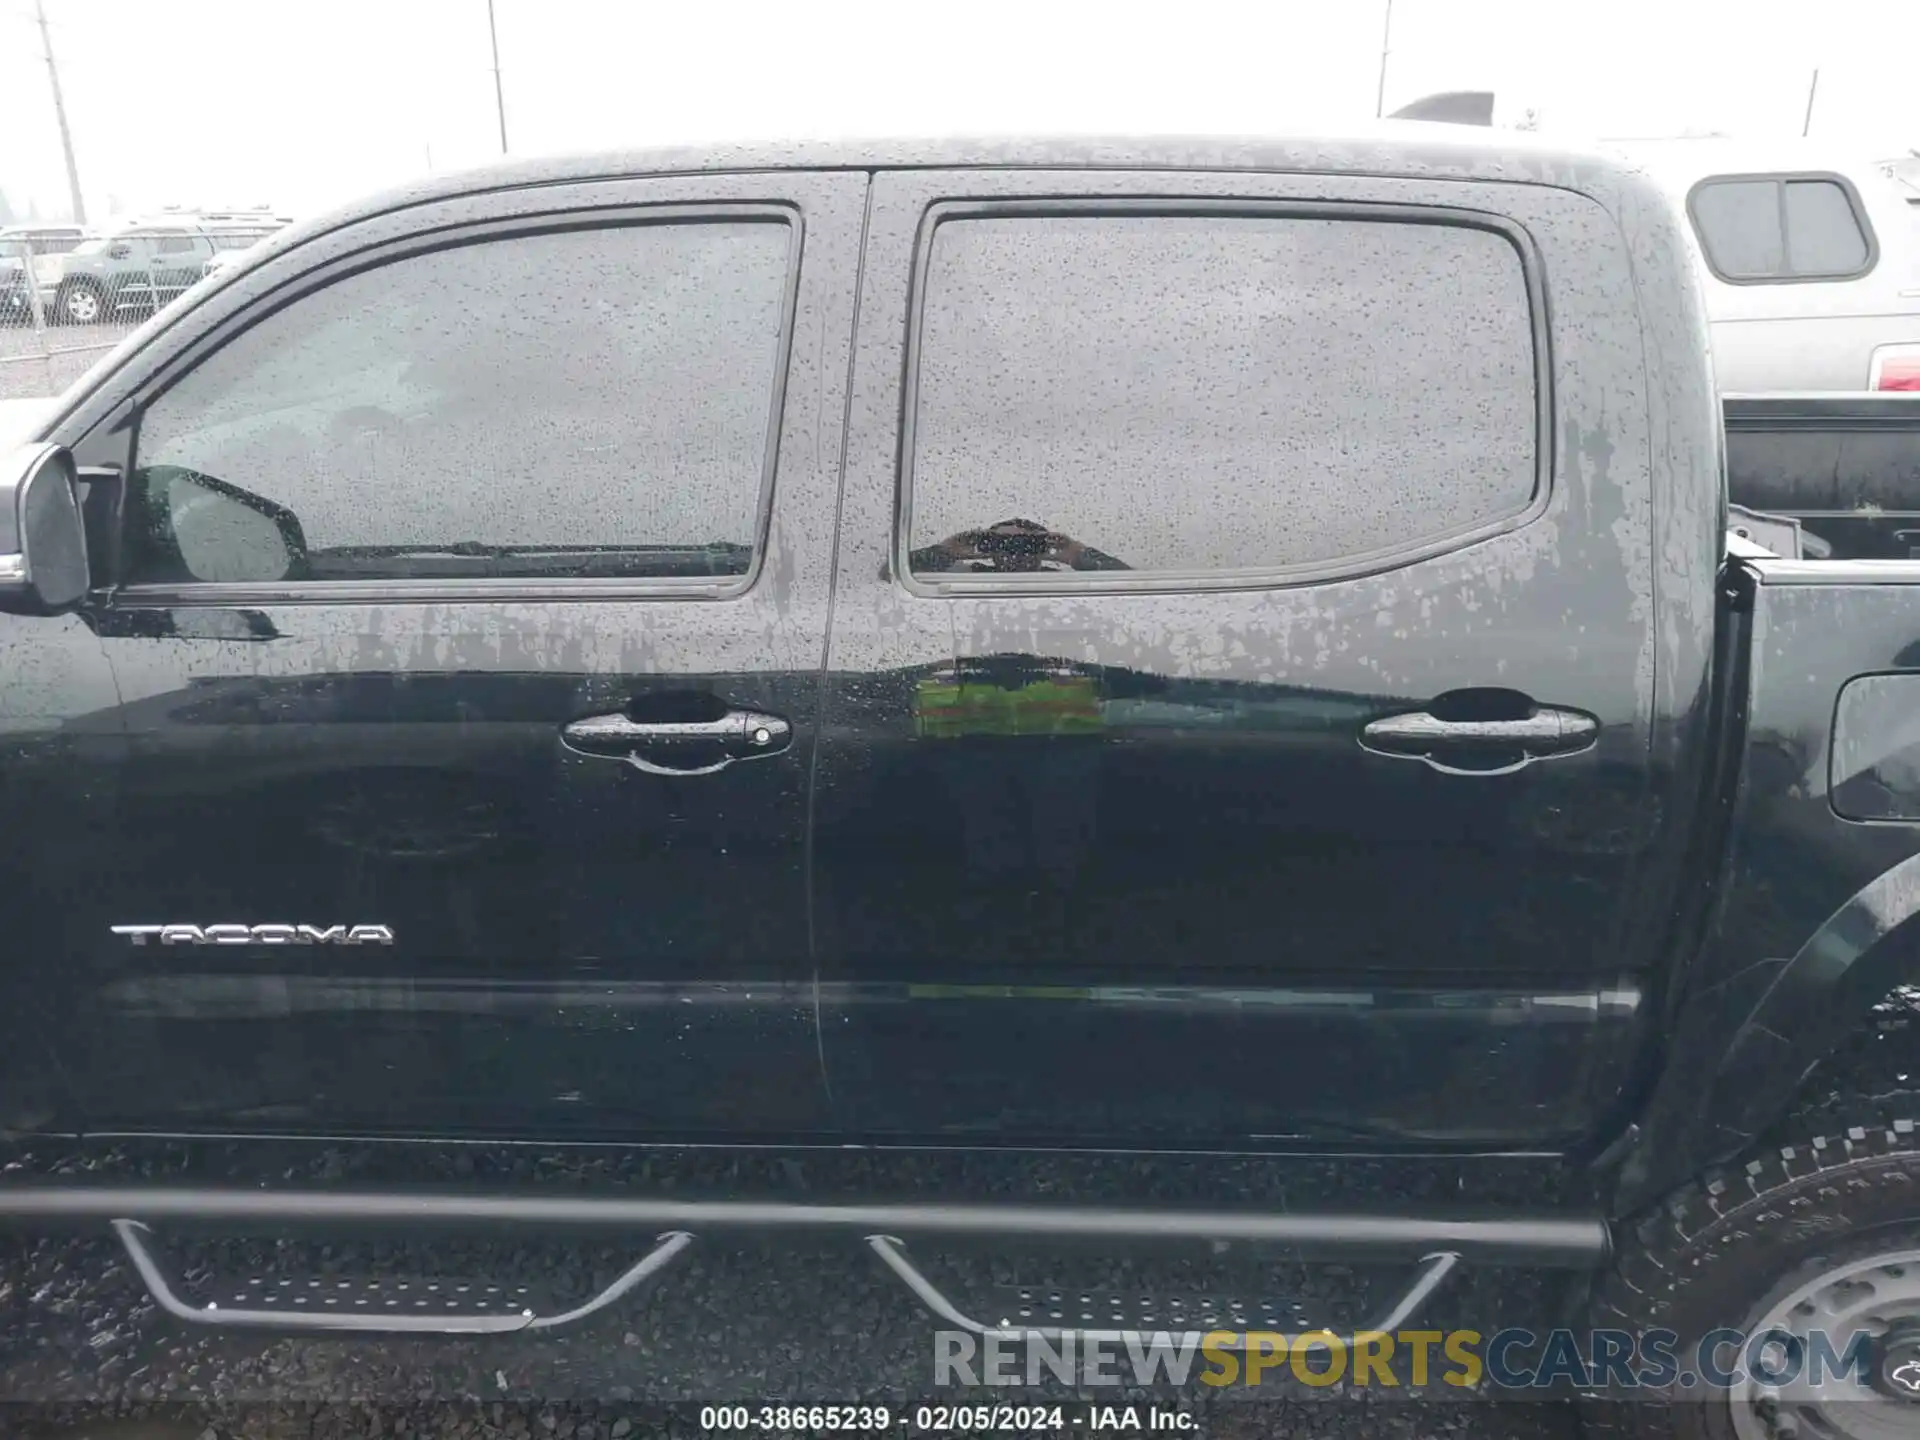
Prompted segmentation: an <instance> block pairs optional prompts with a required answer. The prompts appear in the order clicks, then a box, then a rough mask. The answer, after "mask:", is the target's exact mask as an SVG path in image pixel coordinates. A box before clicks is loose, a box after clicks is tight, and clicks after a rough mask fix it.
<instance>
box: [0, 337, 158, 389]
mask: <svg viewBox="0 0 1920 1440" xmlns="http://www.w3.org/2000/svg"><path fill="white" fill-rule="evenodd" d="M134 328H135V327H134V326H132V325H60V326H55V327H54V328H53V329H50V330H44V331H36V330H35V329H34V328H33V327H32V326H31V325H0V400H25V399H32V398H34V397H37V396H43V395H58V394H59V393H60V392H61V391H62V390H64V389H66V388H67V386H69V385H71V384H72V383H73V382H74V381H75V380H76V379H78V378H79V376H80V375H82V374H83V373H84V372H85V371H86V369H87V367H88V366H89V365H91V364H93V362H94V361H96V360H98V359H99V358H100V357H101V356H102V355H104V354H106V353H107V351H109V350H111V349H112V348H113V347H114V346H115V345H117V344H119V343H120V341H121V340H123V339H125V338H126V337H127V336H128V335H130V334H132V333H133V330H134ZM48 352H52V353H51V354H49V353H48Z"/></svg>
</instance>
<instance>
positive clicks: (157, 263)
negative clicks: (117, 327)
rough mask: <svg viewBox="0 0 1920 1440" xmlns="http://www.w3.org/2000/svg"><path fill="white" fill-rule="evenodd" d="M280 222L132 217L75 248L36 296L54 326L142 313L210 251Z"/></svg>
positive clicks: (253, 238) (218, 216) (192, 279)
mask: <svg viewBox="0 0 1920 1440" xmlns="http://www.w3.org/2000/svg"><path fill="white" fill-rule="evenodd" d="M287 223H288V221H287V219H286V218H285V217H284V216H280V215H274V214H270V213H267V212H264V211H261V212H246V211H220V212H199V213H194V214H169V215H166V216H165V217H163V218H161V219H158V220H151V221H137V222H134V223H132V224H129V225H125V226H122V227H120V228H118V229H116V230H115V231H113V232H112V233H111V234H107V235H100V236H96V237H94V238H92V239H89V240H86V241H84V242H83V243H81V244H80V245H78V246H77V247H75V249H74V250H73V252H72V253H71V254H69V255H67V256H66V257H65V260H64V263H63V264H62V265H61V267H60V273H59V274H58V276H57V277H55V279H54V280H53V283H52V284H51V285H50V286H49V285H45V284H43V285H42V288H41V300H42V303H43V304H45V305H46V307H47V313H48V316H49V317H50V318H51V319H52V320H54V321H55V323H59V324H70V325H92V324H96V323H99V322H101V321H107V320H115V319H119V318H121V317H123V316H127V315H140V314H148V313H151V312H152V311H154V310H157V309H159V308H160V307H161V306H162V305H164V304H166V303H167V302H168V301H169V300H172V299H173V298H174V297H175V296H177V295H179V294H181V293H182V292H183V291H185V290H186V289H188V288H189V287H190V286H192V285H193V284H195V283H196V282H197V281H199V279H200V278H201V277H202V276H203V275H205V274H206V273H207V269H208V266H209V265H210V264H211V263H212V262H213V259H214V257H215V256H216V255H218V254H220V253H222V252H223V251H227V250H244V249H246V248H247V247H248V246H250V245H253V244H256V243H258V242H259V241H261V240H264V239H265V238H266V237H267V236H269V235H272V234H273V233H275V232H276V231H278V230H280V229H281V228H282V227H284V226H285V225H286V224H287Z"/></svg>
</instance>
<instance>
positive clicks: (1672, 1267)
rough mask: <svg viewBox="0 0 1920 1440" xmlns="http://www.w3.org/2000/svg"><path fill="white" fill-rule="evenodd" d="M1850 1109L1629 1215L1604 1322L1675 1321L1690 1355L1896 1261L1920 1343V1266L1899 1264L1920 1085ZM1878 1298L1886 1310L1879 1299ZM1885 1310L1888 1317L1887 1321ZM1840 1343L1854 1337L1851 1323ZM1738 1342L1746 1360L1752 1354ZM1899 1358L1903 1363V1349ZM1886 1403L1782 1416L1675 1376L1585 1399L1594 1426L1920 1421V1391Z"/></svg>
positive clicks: (1611, 1439)
mask: <svg viewBox="0 0 1920 1440" xmlns="http://www.w3.org/2000/svg"><path fill="white" fill-rule="evenodd" d="M1850 1110H1851V1113H1850V1114H1846V1113H1843V1114H1842V1115H1841V1117H1840V1118H1839V1119H1838V1120H1837V1121H1835V1122H1832V1123H1831V1126H1830V1128H1829V1126H1828V1125H1826V1124H1822V1123H1821V1122H1820V1121H1817V1120H1813V1119H1811V1118H1810V1119H1808V1120H1806V1121H1804V1122H1803V1123H1805V1124H1807V1126H1808V1128H1809V1129H1813V1128H1820V1129H1822V1130H1823V1131H1824V1133H1821V1134H1816V1135H1810V1136H1809V1137H1808V1138H1807V1139H1805V1140H1804V1141H1802V1142H1800V1143H1791V1144H1775V1145H1770V1146H1769V1147H1767V1148H1765V1149H1763V1150H1756V1151H1754V1152H1753V1153H1752V1154H1751V1155H1750V1157H1749V1158H1747V1159H1745V1160H1744V1161H1740V1162H1735V1163H1734V1164H1731V1165H1728V1166H1726V1167H1724V1168H1721V1169H1717V1170H1714V1171H1710V1172H1708V1173H1707V1174H1706V1175H1705V1176H1703V1177H1702V1178H1701V1179H1700V1180H1698V1181H1695V1182H1693V1183H1692V1184H1689V1185H1687V1186H1686V1187H1684V1188H1683V1189H1681V1190H1679V1191H1678V1192H1676V1193H1675V1194H1673V1195H1672V1196H1670V1197H1668V1198H1667V1200H1665V1201H1664V1202H1662V1203H1661V1204H1660V1205H1659V1206H1658V1207H1657V1208H1655V1209H1654V1210H1652V1211H1649V1212H1648V1213H1646V1214H1643V1215H1642V1216H1640V1217H1639V1218H1638V1220H1636V1221H1634V1222H1631V1223H1629V1224H1626V1225H1623V1226H1622V1227H1620V1229H1619V1231H1618V1232H1617V1239H1618V1247H1619V1253H1618V1254H1617V1255H1616V1257H1615V1260H1614V1263H1613V1265H1612V1267H1611V1269H1610V1270H1609V1271H1608V1272H1606V1273H1605V1274H1604V1275H1603V1277H1602V1278H1601V1279H1600V1281H1599V1282H1598V1284H1597V1286H1596V1288H1595V1293H1594V1296H1593V1301H1592V1306H1591V1310H1590V1312H1589V1323H1590V1325H1591V1326H1592V1327H1593V1328H1596V1329H1600V1328H1605V1329H1614V1330H1624V1331H1628V1332H1630V1333H1632V1334H1634V1335H1636V1336H1638V1335H1644V1334H1645V1333H1646V1332H1648V1331H1650V1330H1662V1329H1664V1330H1669V1331H1672V1332H1674V1333H1675V1334H1676V1335H1678V1337H1679V1344H1678V1346H1677V1354H1678V1357H1679V1359H1680V1361H1681V1367H1682V1368H1683V1369H1684V1368H1688V1367H1689V1362H1690V1358H1691V1357H1693V1356H1695V1355H1697V1353H1698V1351H1697V1348H1696V1347H1697V1345H1698V1343H1699V1341H1700V1339H1701V1338H1702V1337H1703V1336H1706V1335H1708V1334H1709V1333H1711V1332H1712V1331H1715V1330H1719V1329H1722V1328H1732V1329H1739V1330H1747V1331H1754V1332H1757V1331H1758V1330H1760V1329H1764V1328H1769V1327H1770V1326H1771V1324H1772V1323H1773V1320H1774V1318H1775V1316H1776V1315H1777V1314H1778V1313H1781V1312H1780V1309H1779V1307H1781V1306H1782V1305H1787V1304H1789V1303H1790V1302H1792V1301H1793V1300H1794V1299H1795V1298H1796V1296H1797V1295H1800V1294H1801V1293H1803V1290H1804V1287H1807V1286H1810V1285H1811V1286H1813V1287H1815V1288H1816V1289H1818V1290H1820V1291H1821V1293H1822V1294H1830V1293H1832V1291H1831V1289H1830V1288H1829V1283H1828V1282H1829V1281H1830V1280H1832V1281H1838V1282H1840V1283H1842V1284H1845V1285H1859V1284H1860V1283H1861V1282H1860V1281H1859V1280H1856V1279H1844V1278H1843V1277H1846V1276H1849V1275H1864V1276H1869V1277H1873V1278H1879V1277H1881V1276H1883V1275H1885V1276H1892V1277H1898V1278H1891V1279H1886V1280H1884V1281H1883V1284H1884V1286H1885V1287H1886V1288H1885V1289H1884V1290H1883V1291H1882V1292H1881V1294H1882V1295H1883V1296H1886V1297H1891V1298H1890V1301H1889V1303H1887V1304H1886V1305H1885V1306H1884V1308H1886V1309H1887V1310H1889V1311H1890V1312H1891V1315H1892V1318H1893V1321H1894V1323H1893V1326H1892V1329H1893V1332H1894V1335H1895V1340H1894V1345H1893V1347H1892V1349H1895V1350H1897V1351H1898V1356H1897V1357H1896V1358H1899V1357H1903V1356H1905V1355H1906V1354H1907V1353H1908V1351H1907V1339H1908V1337H1909V1336H1911V1337H1913V1339H1914V1340H1915V1342H1916V1344H1920V1300H1914V1299H1911V1298H1907V1295H1908V1292H1909V1291H1912V1292H1913V1293H1914V1294H1915V1295H1920V1264H1906V1265H1903V1264H1900V1263H1897V1262H1899V1261H1901V1260H1904V1259H1906V1258H1907V1257H1906V1254H1905V1253H1903V1252H1911V1253H1912V1254H1915V1255H1920V1121H1916V1119H1913V1118H1908V1117H1920V1095H1911V1094H1897V1095H1888V1096H1883V1097H1879V1098H1878V1099H1876V1100H1874V1101H1871V1102H1869V1101H1865V1100H1861V1101H1857V1102H1854V1103H1853V1104H1852V1105H1851V1107H1850ZM1885 1261H1891V1262H1895V1263H1887V1264H1882V1263H1881V1262H1885ZM1908 1270H1912V1271H1913V1272H1914V1274H1913V1277H1912V1278H1911V1279H1909V1278H1907V1276H1906V1272H1907V1271H1908ZM1868 1294H1869V1295H1871V1294H1872V1291H1871V1290H1870V1289H1869V1291H1868ZM1863 1303H1865V1304H1867V1305H1869V1306H1870V1307H1872V1308H1874V1309H1876V1310H1877V1309H1879V1308H1883V1307H1882V1306H1881V1304H1880V1302H1879V1301H1876V1300H1873V1299H1868V1300H1867V1301H1865V1302H1863ZM1763 1322H1764V1323H1763ZM1878 1322H1879V1317H1878V1316H1877V1315H1876V1316H1875V1321H1874V1326H1873V1328H1876V1329H1877V1328H1879V1323H1878ZM1806 1323H1809V1324H1811V1323H1813V1322H1806ZM1909 1323H1911V1326H1912V1329H1911V1331H1910V1330H1909V1329H1908V1325H1909ZM1834 1328H1835V1330H1836V1331H1844V1332H1845V1333H1848V1334H1850V1333H1852V1332H1851V1327H1850V1326H1835V1327H1834ZM1833 1343H1834V1344H1835V1345H1836V1346H1841V1345H1843V1344H1844V1336H1843V1335H1838V1336H1836V1338H1835V1339H1834V1341H1833ZM1876 1343H1877V1342H1876ZM1722 1353H1723V1355H1725V1356H1726V1357H1727V1358H1729V1359H1731V1358H1733V1357H1734V1356H1735V1355H1736V1353H1737V1352H1735V1351H1726V1352H1722ZM1875 1353H1876V1354H1877V1353H1879V1352H1875ZM1887 1368H1888V1369H1893V1368H1895V1367H1894V1365H1893V1363H1892V1362H1891V1361H1890V1362H1888V1366H1887ZM1907 1373H1909V1374H1911V1373H1912V1372H1907ZM1881 1383H1883V1384H1888V1385H1891V1384H1892V1382H1890V1381H1883V1382H1881ZM1854 1403H1856V1404H1857V1403H1859V1402H1854ZM1874 1404H1875V1406H1876V1407H1878V1406H1884V1407H1889V1408H1887V1409H1886V1410H1885V1411H1884V1412H1883V1413H1881V1414H1879V1415H1878V1416H1877V1417H1876V1416H1869V1415H1868V1413H1867V1411H1866V1410H1864V1409H1852V1410H1849V1409H1847V1408H1846V1407H1845V1406H1834V1407H1829V1408H1828V1409H1827V1410H1825V1411H1821V1412H1819V1413H1818V1414H1817V1415H1815V1416H1806V1415H1801V1416H1798V1417H1794V1416H1791V1415H1790V1416H1789V1422H1788V1423H1786V1424H1784V1425H1782V1424H1780V1423H1779V1422H1778V1421H1777V1420H1774V1419H1769V1418H1768V1417H1766V1416H1765V1415H1763V1414H1761V1413H1759V1412H1755V1411H1753V1410H1752V1409H1750V1408H1748V1407H1747V1405H1746V1404H1745V1403H1744V1402H1741V1403H1739V1404H1736V1402H1735V1401H1734V1400H1732V1399H1730V1397H1729V1396H1728V1395H1727V1394H1726V1393H1725V1392H1720V1393H1717V1394H1716V1393H1714V1392H1712V1391H1708V1390H1703V1389H1693V1390H1682V1389H1680V1388H1679V1387H1677V1386H1675V1387H1669V1388H1667V1389H1664V1390H1643V1391H1640V1392H1638V1393H1637V1394H1636V1395H1635V1396H1633V1397H1632V1398H1628V1399H1623V1398H1620V1397H1618V1396H1607V1397H1602V1396H1588V1397H1583V1399H1582V1401H1581V1423H1582V1428H1583V1430H1584V1433H1585V1434H1586V1435H1587V1436H1588V1437H1589V1440H1656V1437H1658V1440H1666V1437H1679V1440H1751V1437H1754V1436H1755V1435H1760V1436H1766V1437H1773V1436H1778V1437H1779V1440H1787V1437H1788V1436H1798V1437H1801V1440H1815V1437H1822V1436H1827V1435H1838V1436H1842V1437H1844V1436H1848V1435H1850V1434H1865V1435H1868V1436H1879V1435H1881V1434H1885V1433H1888V1431H1886V1430H1884V1429H1878V1428H1867V1429H1861V1428H1860V1427H1861V1426H1863V1425H1882V1424H1885V1423H1887V1421H1888V1418H1889V1417H1891V1419H1892V1421H1893V1423H1894V1425H1895V1429H1894V1432H1893V1433H1912V1434H1915V1435H1920V1401H1903V1400H1895V1399H1886V1400H1883V1401H1876V1402H1874ZM1736 1409H1738V1410H1739V1411H1740V1413H1739V1414H1738V1415H1736ZM1909 1410H1910V1411H1911V1413H1910V1414H1908V1413H1907V1412H1908V1411H1909ZM1835 1416H1844V1417H1845V1418H1844V1422H1841V1421H1836V1420H1835V1419H1834V1417H1835ZM1822 1424H1826V1425H1828V1426H1833V1425H1835V1424H1841V1425H1842V1428H1839V1429H1832V1428H1828V1429H1822V1428H1820V1426H1821V1425H1822ZM1776 1427H1777V1428H1776Z"/></svg>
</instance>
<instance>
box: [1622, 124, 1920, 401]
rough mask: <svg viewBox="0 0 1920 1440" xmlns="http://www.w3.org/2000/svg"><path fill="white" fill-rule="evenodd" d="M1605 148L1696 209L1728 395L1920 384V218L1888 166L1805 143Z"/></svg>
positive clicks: (1696, 240)
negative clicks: (1624, 156)
mask: <svg viewBox="0 0 1920 1440" xmlns="http://www.w3.org/2000/svg"><path fill="white" fill-rule="evenodd" d="M1608 148H1610V149H1614V150H1617V151H1622V152H1625V153H1626V154H1627V155H1628V156H1630V157H1631V158H1632V159H1633V160H1634V161H1636V162H1637V163H1638V164H1639V165H1640V166H1642V167H1643V168H1644V169H1645V170H1646V171H1647V172H1648V173H1649V174H1651V175H1653V176H1654V177H1655V178H1656V179H1658V180H1659V181H1660V183H1661V184H1662V186H1663V187H1664V188H1665V189H1666V190H1667V191H1668V193H1670V194H1671V195H1672V196H1673V197H1674V200H1675V201H1676V203H1678V204H1679V205H1681V206H1682V207H1683V208H1684V209H1685V212H1686V215H1687V219H1688V222H1689V223H1688V225H1687V233H1688V234H1689V235H1690V236H1691V238H1692V240H1693V244H1694V250H1695V256H1696V260H1697V262H1698V266H1699V272H1700V279H1701V284H1702V287H1703V289H1704V291H1705V294H1706V302H1707V315H1708V318H1709V320H1710V321H1711V322H1712V327H1713V363H1714V372H1715V374H1716V376H1717V379H1718V383H1719V386H1720V388H1721V390H1723V391H1726V392H1730V393H1738V392H1759V391H1782V390H1785V391H1807V390H1920V225H1916V224H1915V222H1914V207H1913V206H1912V205H1910V204H1909V203H1908V202H1907V195H1908V193H1909V192H1908V191H1907V190H1906V188H1905V187H1903V186H1902V185H1901V184H1900V183H1899V182H1897V181H1896V180H1895V179H1894V178H1893V177H1892V176H1890V175H1889V174H1888V173H1887V170H1886V167H1885V165H1884V163H1883V162H1875V161H1873V160H1871V159H1867V158H1863V157H1862V156H1861V155H1859V154H1856V153H1852V152H1849V151H1845V150H1839V149H1836V148H1834V147H1832V146H1830V145H1826V144H1824V143H1822V142H1818V141H1806V140H1797V139H1788V140H1769V141H1749V140H1730V139H1718V138H1715V139H1699V140H1692V139H1689V140H1635V141H1613V142H1608Z"/></svg>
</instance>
